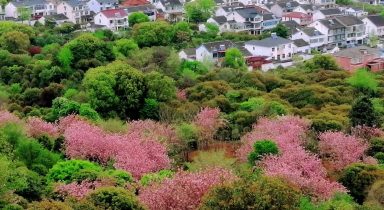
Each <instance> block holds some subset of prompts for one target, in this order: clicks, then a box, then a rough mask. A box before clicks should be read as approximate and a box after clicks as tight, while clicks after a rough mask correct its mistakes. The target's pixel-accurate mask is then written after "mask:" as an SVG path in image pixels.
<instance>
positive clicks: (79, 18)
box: [57, 0, 94, 24]
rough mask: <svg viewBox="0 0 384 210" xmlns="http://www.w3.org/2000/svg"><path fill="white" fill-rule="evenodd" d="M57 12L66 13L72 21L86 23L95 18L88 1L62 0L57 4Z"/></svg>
mask: <svg viewBox="0 0 384 210" xmlns="http://www.w3.org/2000/svg"><path fill="white" fill-rule="evenodd" d="M57 14H64V15H65V16H67V17H68V20H69V21H70V22H72V23H77V24H84V23H87V22H89V21H91V20H92V19H93V14H94V13H93V12H92V13H91V11H90V9H89V7H88V5H87V2H86V1H81V0H69V1H62V2H61V3H60V4H58V5H57Z"/></svg>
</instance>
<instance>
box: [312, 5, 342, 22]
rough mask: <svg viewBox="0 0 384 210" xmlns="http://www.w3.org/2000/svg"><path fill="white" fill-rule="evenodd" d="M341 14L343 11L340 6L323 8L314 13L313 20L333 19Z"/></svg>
mask: <svg viewBox="0 0 384 210" xmlns="http://www.w3.org/2000/svg"><path fill="white" fill-rule="evenodd" d="M341 15H343V13H342V12H341V10H340V9H338V8H329V9H321V10H316V11H315V12H314V13H313V20H314V21H315V20H322V19H331V18H334V17H337V16H341Z"/></svg>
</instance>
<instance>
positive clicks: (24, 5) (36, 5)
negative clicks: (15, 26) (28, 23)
mask: <svg viewBox="0 0 384 210" xmlns="http://www.w3.org/2000/svg"><path fill="white" fill-rule="evenodd" d="M19 9H28V10H29V11H30V12H31V18H32V19H35V20H37V19H39V18H41V17H42V16H44V15H53V14H56V7H55V5H54V4H53V3H52V2H49V1H47V0H33V1H32V0H13V1H10V2H9V3H8V4H7V5H5V17H8V18H18V17H19V15H20V14H19V11H18V10H19Z"/></svg>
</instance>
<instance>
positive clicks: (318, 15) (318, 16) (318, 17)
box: [312, 10, 325, 21]
mask: <svg viewBox="0 0 384 210" xmlns="http://www.w3.org/2000/svg"><path fill="white" fill-rule="evenodd" d="M312 19H313V21H316V20H321V19H325V15H323V13H321V12H320V11H319V10H318V11H315V12H314V13H313V17H312Z"/></svg>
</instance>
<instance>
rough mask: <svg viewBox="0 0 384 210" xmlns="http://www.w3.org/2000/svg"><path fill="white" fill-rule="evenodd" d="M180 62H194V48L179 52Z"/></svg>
mask: <svg viewBox="0 0 384 210" xmlns="http://www.w3.org/2000/svg"><path fill="white" fill-rule="evenodd" d="M179 58H180V59H181V60H189V61H190V60H196V48H186V49H183V50H181V51H180V52H179Z"/></svg>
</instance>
